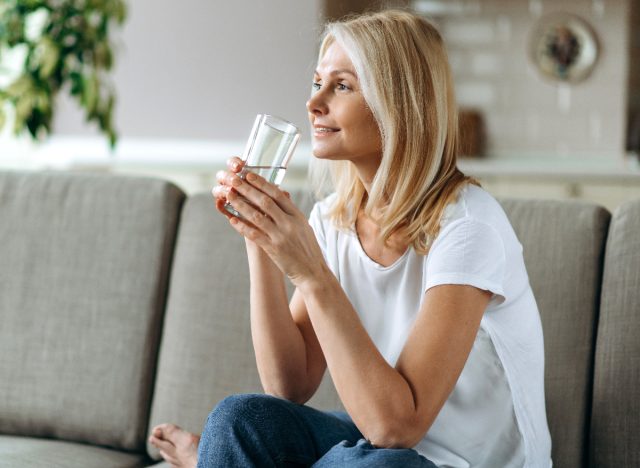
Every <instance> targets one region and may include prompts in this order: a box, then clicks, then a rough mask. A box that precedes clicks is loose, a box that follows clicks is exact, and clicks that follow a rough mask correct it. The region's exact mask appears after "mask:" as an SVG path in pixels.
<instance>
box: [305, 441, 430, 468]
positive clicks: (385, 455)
mask: <svg viewBox="0 0 640 468" xmlns="http://www.w3.org/2000/svg"><path fill="white" fill-rule="evenodd" d="M313 466H314V468H322V467H325V466H326V467H332V466H349V467H352V468H364V467H367V468H375V467H385V468H393V467H402V468H436V465H434V464H433V463H432V462H431V461H429V460H427V459H426V458H425V457H423V456H422V455H420V454H419V453H418V452H416V451H415V450H412V449H383V448H375V447H373V446H372V445H371V444H370V443H369V442H367V441H366V440H364V439H361V440H359V441H358V443H357V444H355V445H354V444H352V443H349V442H347V441H344V442H341V443H339V444H338V445H336V446H335V447H333V448H332V449H331V450H329V452H327V453H326V454H325V455H324V456H323V457H322V458H321V459H320V460H318V462H316V464H315V465H313Z"/></svg>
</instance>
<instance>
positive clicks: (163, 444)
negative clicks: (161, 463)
mask: <svg viewBox="0 0 640 468" xmlns="http://www.w3.org/2000/svg"><path fill="white" fill-rule="evenodd" d="M149 443H150V444H151V445H153V446H154V447H156V448H158V449H160V450H163V451H165V452H168V453H171V454H173V453H175V451H176V447H175V445H173V444H172V443H171V442H169V441H166V440H163V439H158V438H157V437H154V436H151V437H149Z"/></svg>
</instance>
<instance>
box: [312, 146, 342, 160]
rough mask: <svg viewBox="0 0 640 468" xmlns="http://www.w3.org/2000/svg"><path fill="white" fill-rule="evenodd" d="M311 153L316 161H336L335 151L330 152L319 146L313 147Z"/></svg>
mask: <svg viewBox="0 0 640 468" xmlns="http://www.w3.org/2000/svg"><path fill="white" fill-rule="evenodd" d="M311 153H312V154H313V156H314V157H315V158H316V159H336V158H337V157H338V155H337V154H336V152H335V151H331V150H330V149H329V148H325V147H323V146H321V145H313V146H312V147H311Z"/></svg>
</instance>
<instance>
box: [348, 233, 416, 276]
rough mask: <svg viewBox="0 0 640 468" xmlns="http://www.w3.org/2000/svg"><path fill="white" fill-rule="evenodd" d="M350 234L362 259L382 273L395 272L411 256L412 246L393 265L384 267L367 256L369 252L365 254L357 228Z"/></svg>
mask: <svg viewBox="0 0 640 468" xmlns="http://www.w3.org/2000/svg"><path fill="white" fill-rule="evenodd" d="M350 234H351V236H352V237H353V241H354V242H355V244H356V248H357V250H358V254H359V255H360V257H362V258H363V259H364V261H366V262H367V263H369V264H370V265H371V266H372V267H374V268H375V269H376V270H380V271H387V270H393V269H394V268H396V267H397V266H398V265H400V264H402V263H404V260H405V258H406V257H407V256H408V255H409V251H410V250H411V246H410V245H409V246H407V248H406V249H405V251H404V252H403V253H402V255H400V257H398V258H397V259H396V260H395V261H394V262H393V263H392V264H391V265H388V266H384V265H381V264H379V263H378V262H376V261H375V260H374V259H372V258H371V257H369V255H367V252H365V250H364V247H362V243H361V242H360V236H358V232H357V231H356V230H355V228H353V229H352V230H351V232H350Z"/></svg>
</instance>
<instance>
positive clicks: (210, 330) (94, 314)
mask: <svg viewBox="0 0 640 468" xmlns="http://www.w3.org/2000/svg"><path fill="white" fill-rule="evenodd" d="M295 199H296V201H297V203H298V205H299V206H300V207H301V208H302V209H303V210H306V211H307V212H308V210H309V209H310V208H311V206H312V200H311V198H310V197H309V196H306V195H303V194H295ZM501 203H502V205H503V206H504V208H505V210H506V212H507V214H508V216H509V218H510V219H511V221H512V223H513V225H514V228H515V230H516V232H517V234H518V236H519V238H520V240H521V242H522V244H523V245H524V252H525V257H526V260H527V265H528V271H529V275H530V279H531V284H532V286H533V289H534V292H535V294H536V297H537V300H538V303H539V307H540V311H541V314H542V322H543V326H544V332H545V351H546V392H547V412H548V419H549V424H550V428H551V432H552V438H553V458H554V463H555V466H557V467H579V466H592V467H603V468H604V467H616V468H619V467H636V466H640V398H639V394H640V390H639V389H640V339H639V338H638V335H639V334H640V315H639V314H640V200H639V201H636V202H632V203H628V204H626V205H624V206H621V207H620V208H619V209H618V210H617V211H616V212H615V213H614V214H613V216H612V215H610V213H609V212H607V211H606V210H605V209H603V208H601V207H598V206H595V205H592V204H587V203H578V202H567V201H542V200H501ZM247 273H248V269H247V264H246V257H245V254H244V243H243V241H242V240H241V239H240V238H239V237H238V236H237V235H236V234H235V233H234V232H233V231H232V230H231V228H230V227H229V226H228V224H227V223H226V221H225V220H224V219H223V218H222V217H221V216H219V215H218V214H217V213H216V212H215V210H214V207H213V202H212V199H211V196H210V194H208V193H203V194H197V195H193V196H190V197H187V196H185V194H184V193H183V192H181V191H180V190H179V189H178V188H177V187H175V186H173V185H171V184H170V183H168V182H165V181H161V180H155V179H148V178H136V177H124V176H113V175H111V176H109V175H91V174H69V173H60V172H24V173H23V172H0V467H11V468H16V467H19V468H22V467H43V468H44V467H46V468H52V467H78V468H80V467H82V468H93V467H96V468H116V467H117V468H124V467H144V466H150V465H154V464H155V463H157V461H154V460H158V457H157V453H156V452H155V451H154V450H153V449H152V447H149V446H148V445H147V444H146V435H147V431H148V428H149V427H151V426H153V425H154V424H157V423H159V422H164V421H173V422H176V423H178V424H181V425H182V426H184V427H185V428H187V429H189V430H191V431H195V432H199V431H200V430H201V428H202V425H203V423H204V420H205V418H206V416H207V414H208V413H209V411H210V410H211V408H212V407H213V406H214V405H215V404H216V403H217V402H218V401H219V400H220V399H222V398H223V397H225V396H226V395H229V394H232V393H238V392H256V391H260V385H259V381H258V378H257V374H256V370H255V364H254V359H253V355H252V347H251V339H250V333H249V321H248V274H247ZM311 404H312V405H315V406H317V407H320V408H339V407H340V404H339V401H338V398H337V397H336V394H335V391H334V390H333V387H332V384H331V382H330V379H329V378H328V377H327V378H326V379H325V381H324V382H323V385H322V387H321V390H320V391H319V392H318V394H317V395H316V396H315V397H314V399H313V400H312V401H311Z"/></svg>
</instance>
